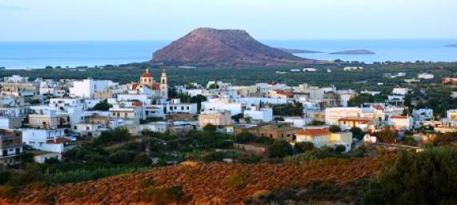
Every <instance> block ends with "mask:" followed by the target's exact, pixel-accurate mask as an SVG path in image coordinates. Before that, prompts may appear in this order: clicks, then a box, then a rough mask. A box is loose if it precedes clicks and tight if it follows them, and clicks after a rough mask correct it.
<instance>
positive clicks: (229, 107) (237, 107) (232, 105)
mask: <svg viewBox="0 0 457 205" xmlns="http://www.w3.org/2000/svg"><path fill="white" fill-rule="evenodd" d="M202 110H203V111H205V112H206V111H229V112H230V114H231V115H232V116H234V115H237V114H240V113H242V105H241V103H238V102H231V101H230V100H227V99H220V98H215V99H208V101H206V102H202Z"/></svg>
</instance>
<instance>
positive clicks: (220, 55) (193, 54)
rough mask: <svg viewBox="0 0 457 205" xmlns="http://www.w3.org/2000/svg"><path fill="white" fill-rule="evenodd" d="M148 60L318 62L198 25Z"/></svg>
mask: <svg viewBox="0 0 457 205" xmlns="http://www.w3.org/2000/svg"><path fill="white" fill-rule="evenodd" d="M152 63H156V64H158V63H161V64H166V65H194V66H201V65H202V66H206V65H210V66H242V65H248V66H252V65H254V66H278V65H302V64H303V65H304V64H311V63H322V62H321V61H316V60H309V59H303V58H300V57H297V56H294V55H292V54H291V53H288V52H284V51H282V50H280V49H277V48H272V47H269V46H267V45H264V44H262V43H260V42H258V41H256V40H255V39H254V38H252V37H251V36H250V35H249V34H248V33H247V32H246V31H243V30H218V29H212V28H198V29H195V30H193V31H192V32H190V33H189V34H187V35H185V36H184V37H182V38H180V39H178V40H176V41H174V42H172V43H171V44H169V45H167V46H166V47H164V48H162V49H159V50H157V51H156V52H155V53H154V54H153V59H152Z"/></svg>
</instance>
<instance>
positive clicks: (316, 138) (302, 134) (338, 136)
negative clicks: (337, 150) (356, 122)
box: [295, 128, 352, 152]
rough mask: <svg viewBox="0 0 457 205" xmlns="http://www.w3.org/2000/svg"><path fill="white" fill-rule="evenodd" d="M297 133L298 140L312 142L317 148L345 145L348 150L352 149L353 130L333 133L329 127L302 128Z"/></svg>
mask: <svg viewBox="0 0 457 205" xmlns="http://www.w3.org/2000/svg"><path fill="white" fill-rule="evenodd" d="M295 135H296V140H295V141H296V142H311V143H313V144H314V146H315V147H317V148H320V147H322V146H330V147H335V146H337V145H343V146H345V147H346V150H345V151H346V152H347V151H349V150H351V145H352V133H351V132H338V133H332V132H330V131H329V130H328V129H327V128H312V129H305V130H300V131H298V132H297V133H296V134H295Z"/></svg>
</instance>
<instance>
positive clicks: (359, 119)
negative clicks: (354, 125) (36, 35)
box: [338, 117, 371, 123]
mask: <svg viewBox="0 0 457 205" xmlns="http://www.w3.org/2000/svg"><path fill="white" fill-rule="evenodd" d="M344 121H346V122H347V121H349V122H363V123H369V122H370V121H371V120H370V118H366V117H343V118H340V119H339V120H338V122H344Z"/></svg>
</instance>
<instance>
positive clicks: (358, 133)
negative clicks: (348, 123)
mask: <svg viewBox="0 0 457 205" xmlns="http://www.w3.org/2000/svg"><path fill="white" fill-rule="evenodd" d="M350 131H351V132H352V137H353V138H355V139H358V140H362V139H363V136H365V132H363V130H362V129H360V128H358V127H352V128H351V129H350Z"/></svg>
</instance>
